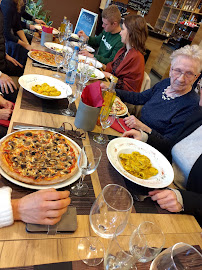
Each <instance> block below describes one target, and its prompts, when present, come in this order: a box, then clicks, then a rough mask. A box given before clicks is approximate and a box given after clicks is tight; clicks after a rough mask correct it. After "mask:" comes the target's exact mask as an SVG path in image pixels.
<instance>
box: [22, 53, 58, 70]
mask: <svg viewBox="0 0 202 270" xmlns="http://www.w3.org/2000/svg"><path fill="white" fill-rule="evenodd" d="M31 53H32V52H31V51H29V52H28V53H27V55H28V56H29V58H31V59H32V60H34V61H35V62H38V63H40V64H42V65H45V66H50V67H57V66H56V64H55V65H51V64H47V63H44V62H42V61H39V60H37V59H35V58H33V57H32V55H31ZM46 53H49V54H52V55H54V54H53V53H50V52H46ZM54 57H55V55H54Z"/></svg>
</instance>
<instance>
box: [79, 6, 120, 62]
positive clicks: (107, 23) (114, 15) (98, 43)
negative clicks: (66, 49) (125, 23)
mask: <svg viewBox="0 0 202 270" xmlns="http://www.w3.org/2000/svg"><path fill="white" fill-rule="evenodd" d="M120 22H121V13H120V11H119V9H118V7H117V6H116V5H111V6H109V7H107V8H105V9H104V10H103V12H102V23H103V24H102V27H103V28H104V30H103V31H102V33H101V34H99V35H98V36H96V37H88V36H87V35H86V34H85V33H84V31H79V32H78V35H79V37H81V36H83V37H84V38H85V39H86V40H88V44H89V45H90V46H93V47H94V48H98V52H97V54H96V55H95V58H96V59H97V60H98V61H100V62H102V63H103V64H107V63H109V62H111V61H113V59H114V57H115V55H116V53H117V52H118V50H119V49H121V47H122V46H123V44H122V42H121V37H120V35H119V33H120V31H121V27H120ZM80 53H81V54H82V55H86V56H88V57H94V55H93V54H91V53H89V52H87V51H81V52H80Z"/></svg>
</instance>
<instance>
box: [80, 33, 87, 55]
mask: <svg viewBox="0 0 202 270" xmlns="http://www.w3.org/2000/svg"><path fill="white" fill-rule="evenodd" d="M85 45H86V39H85V38H84V37H83V36H81V37H80V38H79V49H80V50H81V51H82V50H84V49H85Z"/></svg>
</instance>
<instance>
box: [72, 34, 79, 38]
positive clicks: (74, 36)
mask: <svg viewBox="0 0 202 270" xmlns="http://www.w3.org/2000/svg"><path fill="white" fill-rule="evenodd" d="M71 37H72V38H75V39H79V36H78V35H77V34H74V33H72V34H71Z"/></svg>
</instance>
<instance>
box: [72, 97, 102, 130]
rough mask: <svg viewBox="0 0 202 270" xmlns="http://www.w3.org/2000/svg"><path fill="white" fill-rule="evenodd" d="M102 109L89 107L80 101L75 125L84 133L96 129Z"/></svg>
mask: <svg viewBox="0 0 202 270" xmlns="http://www.w3.org/2000/svg"><path fill="white" fill-rule="evenodd" d="M100 109H101V107H92V106H88V105H86V104H85V103H83V102H82V100H81V99H80V102H79V107H78V110H77V113H76V117H75V122H74V125H75V126H76V127H77V128H80V129H83V130H84V131H91V130H93V129H94V128H95V126H96V123H97V119H98V115H99V113H100Z"/></svg>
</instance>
